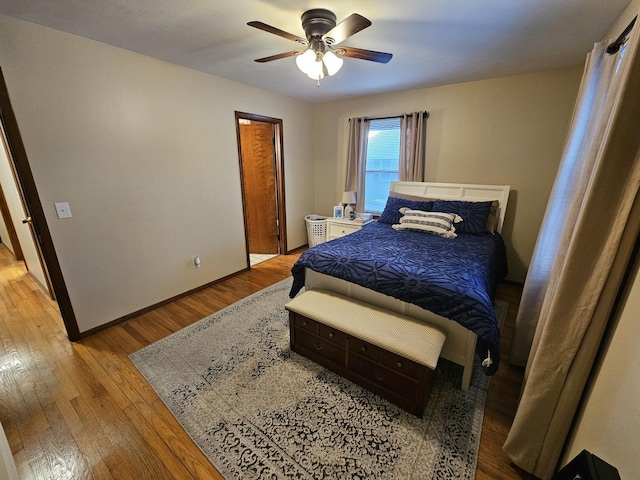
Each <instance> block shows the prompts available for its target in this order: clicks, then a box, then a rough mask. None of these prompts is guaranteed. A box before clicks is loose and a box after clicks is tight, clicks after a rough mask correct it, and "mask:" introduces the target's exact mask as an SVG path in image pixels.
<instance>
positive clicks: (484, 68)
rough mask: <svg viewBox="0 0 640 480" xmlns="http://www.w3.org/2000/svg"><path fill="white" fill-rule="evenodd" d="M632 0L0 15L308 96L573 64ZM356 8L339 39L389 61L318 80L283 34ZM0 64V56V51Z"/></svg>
mask: <svg viewBox="0 0 640 480" xmlns="http://www.w3.org/2000/svg"><path fill="white" fill-rule="evenodd" d="M629 2H630V0H386V1H378V0H351V1H348V2H347V1H344V0H321V1H315V0H302V1H301V0H271V1H268V0H0V14H4V15H8V16H11V17H16V18H19V19H22V20H26V21H29V22H33V23H38V24H41V25H46V26H49V27H52V28H55V29H58V30H63V31H65V32H70V33H74V34H77V35H81V36H83V37H87V38H91V39H94V40H98V41H100V42H104V43H108V44H111V45H115V46H118V47H122V48H125V49H128V50H132V51H134V52H139V53H142V54H145V55H149V56H151V57H155V58H158V59H162V60H166V61H168V62H172V63H175V64H179V65H184V66H186V67H189V68H193V69H196V70H201V71H203V72H208V73H212V74H214V75H218V76H220V77H224V78H228V79H231V80H235V81H238V82H241V83H245V84H248V85H253V86H256V87H259V88H262V89H265V90H270V91H273V92H278V93H281V94H283V95H287V96H291V97H296V98H300V99H303V100H306V101H309V102H324V101H330V100H337V99H341V98H345V97H351V96H357V95H370V94H375V93H386V92H390V91H396V90H407V89H413V88H419V87H427V86H435V85H444V84H450V83H459V82H465V81H471V80H480V79H484V78H491V77H498V76H504V75H513V74H519V73H526V72H534V71H540V70H546V69H552V68H558V67H564V66H573V65H578V64H581V63H582V62H583V61H584V59H585V56H586V54H587V52H588V51H590V50H591V48H592V47H593V44H594V43H595V42H597V41H600V40H602V39H603V37H604V35H606V33H607V31H608V30H609V29H610V28H611V26H612V24H613V23H614V22H615V20H616V19H617V18H618V17H619V15H620V14H621V13H622V11H623V10H624V8H625V7H626V6H627V5H628V4H629ZM310 8H327V9H329V10H331V11H333V12H334V13H335V14H336V16H337V18H338V22H340V21H341V20H343V19H344V18H346V17H347V16H349V15H350V14H352V13H359V14H361V15H363V16H365V17H367V18H368V19H369V20H371V21H372V23H373V25H372V26H370V27H369V28H367V29H365V30H363V31H361V32H359V33H357V34H355V35H354V36H352V37H351V38H349V39H347V40H346V41H344V42H343V44H344V45H347V46H351V47H357V48H364V49H369V50H378V51H383V52H389V53H393V59H392V60H391V61H390V62H389V63H388V64H379V63H375V62H369V61H365V60H357V59H351V58H346V59H345V62H344V65H343V67H342V70H341V71H340V72H338V74H337V75H335V76H334V77H330V78H325V79H324V80H322V82H321V84H320V88H318V87H317V86H316V83H315V82H314V81H313V80H310V79H309V78H308V77H306V76H305V75H304V74H302V73H301V72H300V71H299V70H298V69H297V68H296V66H295V60H294V58H285V59H281V60H277V61H274V62H270V63H256V62H254V61H253V60H254V59H255V58H260V57H265V56H269V55H273V54H277V53H282V52H286V51H290V50H296V49H297V45H296V44H295V43H294V42H292V41H289V40H287V39H285V38H282V37H279V36H276V35H273V34H270V33H266V32H263V31H260V30H257V29H255V28H252V27H249V26H248V25H247V22H249V21H252V20H260V21H262V22H264V23H267V24H269V25H272V26H274V27H277V28H279V29H281V30H285V31H287V32H290V33H293V34H295V35H299V36H302V37H304V32H303V30H302V26H301V23H300V16H301V15H302V13H303V12H304V11H305V10H308V9H310ZM0 63H1V59H0Z"/></svg>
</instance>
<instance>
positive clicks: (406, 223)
mask: <svg viewBox="0 0 640 480" xmlns="http://www.w3.org/2000/svg"><path fill="white" fill-rule="evenodd" d="M400 212H401V213H402V214H403V216H402V218H401V219H400V223H399V224H395V225H392V226H391V228H394V229H395V230H416V231H419V232H429V233H435V234H436V235H440V236H441V237H445V238H454V237H456V233H455V232H456V228H455V227H454V226H453V224H454V223H457V222H460V221H461V220H462V219H461V218H460V217H459V216H458V215H456V214H453V213H446V212H425V211H422V210H410V209H408V208H401V209H400Z"/></svg>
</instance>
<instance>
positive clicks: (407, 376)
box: [286, 292, 444, 417]
mask: <svg viewBox="0 0 640 480" xmlns="http://www.w3.org/2000/svg"><path fill="white" fill-rule="evenodd" d="M305 293H306V292H305ZM302 295H305V294H302ZM296 300H297V299H296ZM328 300H329V301H334V300H335V296H334V297H333V298H331V299H328ZM340 301H343V299H342V298H340ZM344 301H349V310H351V311H352V308H353V301H350V300H348V299H344ZM291 303H295V302H291ZM286 308H287V309H288V310H289V328H290V344H291V350H292V351H294V352H296V353H299V354H300V355H303V356H305V357H307V358H309V359H311V360H313V361H314V362H316V363H318V364H320V365H322V366H324V367H326V368H328V369H330V370H332V371H334V372H336V373H337V374H339V375H341V376H342V377H344V378H346V379H348V380H350V381H352V382H354V383H356V384H358V385H360V386H362V387H364V388H366V389H367V390H370V391H372V392H374V393H377V394H378V395H380V396H381V397H383V398H386V399H387V400H389V401H391V402H393V403H395V404H396V405H398V406H399V407H401V408H403V409H404V410H407V411H408V412H410V413H412V414H414V415H416V416H418V417H421V416H422V414H423V413H424V409H425V406H426V404H427V401H428V399H429V394H430V393H431V389H432V387H433V381H434V376H435V372H434V369H433V368H430V367H428V366H426V365H423V364H421V363H418V362H416V361H414V360H411V359H408V358H406V357H404V356H403V355H400V354H398V353H396V352H392V351H389V350H387V349H385V348H382V347H380V346H379V345H376V344H375V343H372V342H371V341H365V340H362V339H361V338H359V337H358V336H357V335H355V334H354V332H353V331H351V332H349V333H346V332H344V331H343V330H344V328H343V329H341V328H337V327H336V325H335V323H336V321H335V318H332V320H330V321H321V320H319V319H318V317H319V316H321V315H314V316H315V317H316V318H315V319H314V318H310V316H311V315H309V316H307V315H304V314H302V313H300V312H297V311H295V310H297V308H296V305H295V304H294V305H293V306H292V305H290V304H288V305H287V306H286ZM362 308H367V307H365V306H363V307H362ZM329 312H330V313H329V314H330V315H331V309H329ZM367 313H371V312H367ZM385 315H388V313H385ZM332 317H333V315H332ZM374 317H375V315H374ZM382 320H384V318H383V319H382ZM344 321H345V322H348V321H349V319H344ZM372 321H373V322H374V323H375V321H376V319H375V318H373V319H372ZM327 323H331V325H327ZM346 325H347V324H346V323H345V326H346ZM349 327H350V325H349ZM349 327H347V328H349ZM424 328H431V327H430V326H428V325H426V324H425V325H424ZM438 333H440V332H438ZM440 335H442V334H441V333H440ZM361 336H364V335H361ZM442 343H444V337H443V338H442V342H441V343H440V344H439V347H440V348H442ZM437 353H438V354H439V350H438V352H437ZM436 359H437V354H436ZM433 367H434V368H435V365H434V366H433Z"/></svg>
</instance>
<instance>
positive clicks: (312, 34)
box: [302, 8, 336, 43]
mask: <svg viewBox="0 0 640 480" xmlns="http://www.w3.org/2000/svg"><path fill="white" fill-rule="evenodd" d="M335 26H336V15H335V14H334V13H333V12H331V11H329V10H326V9H324V8H314V9H312V10H307V11H306V12H304V13H303V14H302V28H303V29H304V33H305V35H306V36H307V40H309V43H312V41H313V40H314V39H321V38H322V37H323V36H324V35H325V34H326V33H327V32H328V31H329V30H331V29H332V28H333V27H335ZM327 40H329V39H328V38H326V39H325V41H327ZM327 43H330V42H329V41H327Z"/></svg>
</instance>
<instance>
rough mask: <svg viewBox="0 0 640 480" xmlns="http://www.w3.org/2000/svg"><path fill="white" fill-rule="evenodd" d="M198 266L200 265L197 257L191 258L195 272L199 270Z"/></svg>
mask: <svg viewBox="0 0 640 480" xmlns="http://www.w3.org/2000/svg"><path fill="white" fill-rule="evenodd" d="M200 264H201V262H200V257H198V256H195V257H193V269H194V270H195V269H197V268H200Z"/></svg>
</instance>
